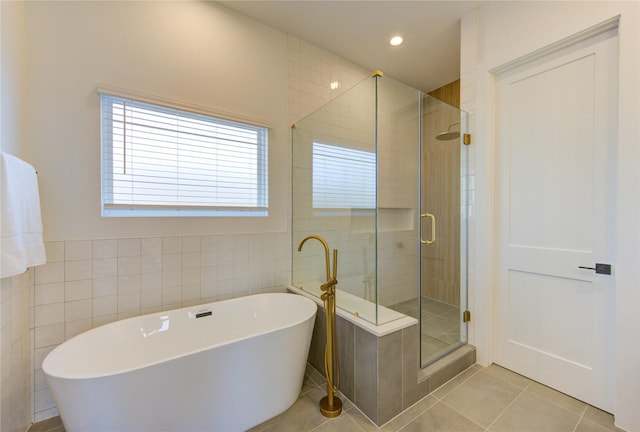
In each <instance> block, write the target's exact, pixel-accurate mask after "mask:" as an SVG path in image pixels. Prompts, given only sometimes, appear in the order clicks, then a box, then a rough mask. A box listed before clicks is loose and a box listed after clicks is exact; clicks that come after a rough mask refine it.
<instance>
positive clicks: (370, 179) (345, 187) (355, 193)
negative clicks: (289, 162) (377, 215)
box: [313, 142, 376, 209]
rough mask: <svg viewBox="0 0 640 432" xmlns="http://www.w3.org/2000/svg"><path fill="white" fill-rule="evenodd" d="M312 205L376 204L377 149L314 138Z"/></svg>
mask: <svg viewBox="0 0 640 432" xmlns="http://www.w3.org/2000/svg"><path fill="white" fill-rule="evenodd" d="M313 207H314V208H317V209H321V208H325V209H373V208H375V207H376V155H375V153H372V152H367V151H363V150H356V149H352V148H347V147H340V146H336V145H328V144H322V143H317V142H314V143H313Z"/></svg>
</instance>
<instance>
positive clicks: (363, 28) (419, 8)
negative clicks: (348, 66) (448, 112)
mask: <svg viewBox="0 0 640 432" xmlns="http://www.w3.org/2000/svg"><path fill="white" fill-rule="evenodd" d="M220 3H221V4H223V5H225V6H227V7H229V8H231V9H234V10H236V11H238V12H240V13H242V14H244V15H247V16H249V17H251V18H253V19H255V20H256V21H259V22H262V23H264V24H266V25H268V26H270V27H273V28H275V29H277V30H280V31H282V32H284V33H287V34H290V35H292V36H295V37H297V38H300V39H303V40H305V41H307V42H310V43H312V44H314V45H316V46H318V47H320V48H323V49H325V50H327V51H329V52H331V53H333V54H336V55H338V56H340V57H343V58H345V59H347V60H350V61H351V62H353V63H355V64H358V65H360V66H363V67H364V68H366V69H369V70H371V71H374V70H376V69H378V70H381V71H382V72H383V73H384V74H385V75H386V76H390V77H392V78H394V79H396V80H399V81H401V82H403V83H405V84H408V85H410V86H412V87H414V88H417V89H420V90H423V91H426V92H428V91H431V90H433V89H436V88H438V87H440V86H442V85H444V84H447V83H449V82H451V81H454V80H456V79H458V78H460V18H461V17H462V16H464V15H466V14H467V13H469V12H471V11H472V10H474V9H475V8H477V7H479V6H480V4H481V2H479V1H415V0H414V1H402V0H384V1H380V0H379V1H369V0H358V1H346V0H345V1H313V0H297V1H271V0H262V1H220ZM398 33H399V34H401V35H402V36H403V37H404V39H405V42H404V43H403V44H402V45H400V46H398V47H393V46H391V45H390V44H389V39H390V38H391V36H393V35H395V34H398Z"/></svg>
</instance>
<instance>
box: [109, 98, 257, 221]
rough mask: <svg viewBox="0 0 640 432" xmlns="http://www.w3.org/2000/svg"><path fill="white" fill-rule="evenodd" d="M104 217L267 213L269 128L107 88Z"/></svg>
mask: <svg viewBox="0 0 640 432" xmlns="http://www.w3.org/2000/svg"><path fill="white" fill-rule="evenodd" d="M100 99H101V111H102V123H101V127H102V214H103V216H209V215H217V216H266V215H267V214H268V180H267V141H268V129H267V128H266V127H263V126H256V125H252V124H247V123H241V122H237V121H231V120H226V119H222V118H217V117H212V116H209V115H204V114H197V113H194V112H191V111H184V110H180V109H176V108H170V107H166V106H161V105H155V104H151V103H147V102H140V101H137V100H132V99H127V98H124V97H120V96H114V95H110V94H105V93H102V94H101V95H100Z"/></svg>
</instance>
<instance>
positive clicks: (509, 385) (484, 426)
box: [29, 365, 621, 432]
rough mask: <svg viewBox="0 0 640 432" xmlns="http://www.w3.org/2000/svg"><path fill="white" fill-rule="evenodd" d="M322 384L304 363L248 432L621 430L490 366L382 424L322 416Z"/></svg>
mask: <svg viewBox="0 0 640 432" xmlns="http://www.w3.org/2000/svg"><path fill="white" fill-rule="evenodd" d="M324 386H325V382H324V379H323V377H322V375H320V373H318V371H316V370H315V369H313V368H311V367H309V368H308V370H307V375H306V376H305V382H304V386H303V389H302V392H301V394H300V397H299V398H298V400H297V401H296V402H295V403H294V404H293V406H292V407H291V408H289V409H288V410H287V411H285V412H284V413H282V414H280V415H279V416H277V417H275V418H273V419H271V420H268V421H266V422H265V423H263V424H261V425H258V426H256V427H255V428H252V429H251V430H250V432H369V431H382V432H418V431H419V432H429V431H433V432H435V431H438V432H474V431H487V432H489V431H495V432H547V431H548V432H564V431H566V432H611V431H621V429H617V428H616V427H615V426H614V425H613V416H612V415H611V414H608V413H606V412H603V411H601V410H598V409H596V408H594V407H592V406H589V405H587V404H585V403H584V402H580V401H578V400H576V399H573V398H571V397H569V396H566V395H564V394H562V393H559V392H557V391H555V390H552V389H550V388H548V387H545V386H543V385H541V384H538V383H536V382H534V381H531V380H529V379H527V378H524V377H522V376H520V375H517V374H515V373H513V372H510V371H508V370H506V369H503V368H501V367H499V366H495V365H493V366H489V367H487V368H482V367H480V366H473V367H472V368H470V369H467V370H466V371H465V372H463V373H461V374H460V375H458V376H457V377H455V378H454V379H452V380H451V381H449V382H448V383H446V384H445V385H443V386H442V387H440V388H439V389H437V390H436V391H435V392H433V393H432V394H430V395H429V396H427V397H425V398H424V399H422V400H420V401H419V402H418V403H416V404H415V405H414V406H412V407H411V408H409V409H407V410H406V411H404V412H403V413H402V414H400V415H399V416H397V417H396V418H394V419H393V420H391V421H390V422H389V423H387V424H386V425H384V426H383V427H381V428H377V427H376V426H375V425H374V424H372V423H371V422H370V421H369V420H368V419H367V418H366V417H365V416H364V415H363V414H362V413H361V412H360V411H359V410H358V409H357V408H356V407H354V406H353V405H352V404H351V403H350V402H349V401H348V400H346V399H345V398H344V397H342V400H343V403H344V411H343V413H342V414H341V415H340V416H338V417H336V418H333V419H327V418H325V417H323V416H322V415H321V414H320V412H319V411H318V401H319V400H320V399H321V398H322V397H323V396H324V395H325V387H324ZM29 432H64V428H63V426H62V425H61V423H60V419H59V418H57V417H56V418H54V419H49V420H46V421H44V422H40V423H36V424H35V425H33V426H32V427H31V429H30V430H29ZM149 432H152V431H149ZM153 432H155V431H153ZM185 432H187V431H185ZM212 432H226V431H212Z"/></svg>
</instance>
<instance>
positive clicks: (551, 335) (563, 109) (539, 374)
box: [494, 31, 617, 411]
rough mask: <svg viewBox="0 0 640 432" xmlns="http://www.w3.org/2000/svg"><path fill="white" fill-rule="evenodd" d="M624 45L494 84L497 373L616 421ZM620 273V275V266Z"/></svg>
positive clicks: (571, 55)
mask: <svg viewBox="0 0 640 432" xmlns="http://www.w3.org/2000/svg"><path fill="white" fill-rule="evenodd" d="M616 43H617V33H616V32H615V31H611V32H609V33H606V34H602V35H599V36H596V37H594V38H592V39H591V40H588V41H583V42H581V43H579V44H577V45H575V46H572V47H570V48H567V49H565V50H564V51H561V52H555V53H553V54H550V55H549V56H547V57H543V58H538V59H536V60H535V61H532V62H530V63H527V64H524V65H522V66H519V67H518V68H517V69H514V70H511V71H507V72H505V73H503V74H501V75H500V76H499V77H498V80H497V82H496V84H497V86H496V91H497V102H498V103H497V107H496V108H497V111H496V114H497V116H496V121H497V123H496V126H497V128H496V130H497V131H498V133H497V136H496V148H497V166H498V167H499V168H498V172H497V183H496V184H497V197H498V200H497V202H498V205H497V208H496V215H497V223H498V225H497V226H498V230H497V231H498V232H497V239H496V245H498V250H497V257H498V260H497V274H498V275H499V279H498V286H497V295H496V303H495V304H496V315H495V321H494V325H495V328H494V330H495V331H494V334H495V335H496V340H495V345H494V348H495V353H494V358H495V361H496V363H498V364H501V365H503V366H505V367H507V368H509V369H512V370H514V371H516V372H518V373H521V374H523V375H525V376H528V377H530V378H532V379H534V380H536V381H539V382H541V383H543V384H546V385H548V386H551V387H554V388H556V389H558V390H560V391H562V392H565V393H568V394H570V395H572V396H574V397H576V398H578V399H582V400H584V401H586V402H588V403H590V404H592V405H595V406H598V407H600V408H602V409H605V410H609V411H611V410H612V409H613V387H612V383H613V379H612V371H613V364H614V360H615V359H614V357H613V356H614V351H613V344H612V340H611V339H612V335H613V334H614V333H613V325H614V307H613V306H614V305H613V301H614V289H615V283H614V276H609V275H600V274H595V272H593V271H590V270H585V269H580V268H579V266H587V267H593V266H594V265H595V263H596V262H605V263H610V264H615V263H614V262H613V260H614V258H615V257H614V254H613V252H614V250H615V244H613V239H614V238H615V226H614V222H613V221H614V220H615V211H616V203H615V196H613V193H612V191H614V190H615V189H614V188H613V186H614V184H613V181H614V180H613V179H614V178H615V152H616V146H617V134H616V118H617V115H616V106H617V101H616V99H615V95H616V88H617V67H616V65H617V59H616V56H617V48H616ZM614 267H615V266H614Z"/></svg>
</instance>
